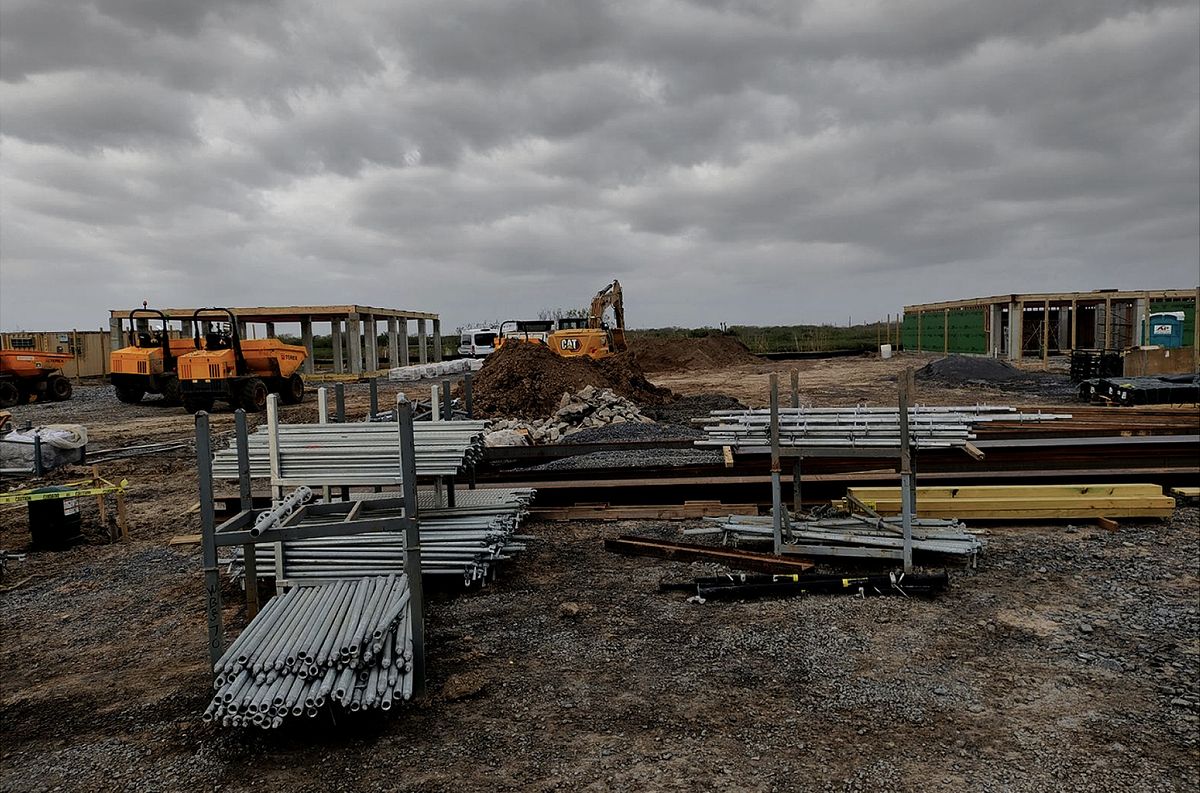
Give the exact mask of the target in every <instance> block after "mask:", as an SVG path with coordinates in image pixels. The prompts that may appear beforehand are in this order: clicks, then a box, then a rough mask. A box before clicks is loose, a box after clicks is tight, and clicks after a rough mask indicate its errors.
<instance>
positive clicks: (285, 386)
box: [279, 374, 304, 405]
mask: <svg viewBox="0 0 1200 793" xmlns="http://www.w3.org/2000/svg"><path fill="white" fill-rule="evenodd" d="M281 386H282V387H281V388H280V389H279V398H280V399H281V400H282V401H283V404H285V405H299V404H300V402H301V401H302V400H303V399H304V378H303V377H301V376H300V375H298V374H293V375H292V376H291V377H289V378H287V379H286V380H284V381H283V382H282V383H281Z"/></svg>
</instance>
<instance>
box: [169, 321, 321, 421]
mask: <svg viewBox="0 0 1200 793" xmlns="http://www.w3.org/2000/svg"><path fill="white" fill-rule="evenodd" d="M213 313H220V314H223V315H224V316H225V318H227V320H228V322H227V324H226V325H225V327H221V326H220V323H216V324H214V323H212V320H211V315H212V314H213ZM202 314H208V315H209V317H210V319H209V320H204V319H203V318H202V316H201V315H202ZM205 321H207V322H208V323H209V324H211V325H212V328H210V329H209V330H208V331H207V332H205V333H203V337H202V334H201V330H200V329H201V326H202V322H205ZM192 327H194V328H195V329H196V331H195V332H196V336H195V340H194V342H193V344H192V346H193V348H194V349H193V351H192V352H189V353H186V354H184V355H181V356H179V359H178V362H177V365H178V371H179V390H180V392H181V394H182V397H183V406H184V408H186V409H187V411H188V412H189V413H195V412H197V411H199V410H212V407H213V404H214V403H215V402H216V401H217V400H218V399H219V400H223V401H225V402H228V403H229V404H230V405H231V406H233V407H234V408H239V407H240V408H242V409H244V410H246V411H247V412H254V413H256V412H258V411H261V410H263V409H265V408H266V406H267V394H269V393H275V394H279V396H280V398H281V399H282V400H283V402H284V404H289V405H294V404H297V403H299V402H300V400H301V399H303V398H304V380H303V378H301V377H300V367H301V366H302V365H303V364H304V359H305V358H306V357H307V356H308V351H307V350H305V349H304V348H303V347H300V346H298V345H295V344H284V343H283V342H281V341H279V340H278V339H252V340H246V341H243V340H242V339H241V338H240V337H239V334H238V323H237V317H236V316H234V314H233V312H232V311H230V310H229V309H227V308H201V309H197V310H196V312H195V313H194V314H193V315H192Z"/></svg>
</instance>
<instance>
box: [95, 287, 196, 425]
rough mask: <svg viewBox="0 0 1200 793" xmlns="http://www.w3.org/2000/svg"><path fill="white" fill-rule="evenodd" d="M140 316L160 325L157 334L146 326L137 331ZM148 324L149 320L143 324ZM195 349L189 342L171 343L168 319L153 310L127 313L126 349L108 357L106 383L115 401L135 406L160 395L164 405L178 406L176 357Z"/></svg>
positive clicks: (144, 309) (145, 309)
mask: <svg viewBox="0 0 1200 793" xmlns="http://www.w3.org/2000/svg"><path fill="white" fill-rule="evenodd" d="M139 314H149V315H151V317H157V318H158V319H159V320H160V321H161V322H162V328H161V329H159V330H153V329H151V328H150V327H149V326H148V324H146V326H145V327H143V328H138V320H139V317H138V315H139ZM142 321H143V323H148V319H146V320H142ZM195 349H196V342H195V341H194V340H192V339H190V338H186V339H172V338H171V334H170V330H169V328H168V327H167V315H166V314H164V313H163V312H161V311H156V310H155V309H152V308H135V309H134V310H133V311H130V312H129V346H127V347H122V348H121V349H119V350H114V351H113V353H112V354H111V355H110V356H109V370H110V372H111V374H109V376H108V379H109V382H111V383H112V384H113V388H114V389H115V390H116V392H117V399H119V400H121V401H122V402H126V403H128V404H131V405H134V404H137V403H138V402H141V401H142V397H144V396H145V395H146V394H162V396H163V399H164V400H165V401H166V402H167V404H171V405H178V404H179V403H180V400H181V399H182V394H181V393H180V390H179V373H178V371H177V368H178V367H177V361H178V360H179V356H181V355H183V354H185V353H189V352H192V351H193V350H195Z"/></svg>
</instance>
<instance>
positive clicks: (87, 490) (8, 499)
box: [0, 479, 129, 504]
mask: <svg viewBox="0 0 1200 793" xmlns="http://www.w3.org/2000/svg"><path fill="white" fill-rule="evenodd" d="M84 484H89V485H90V484H92V480H90V479H89V480H86V481H84V482H79V483H75V484H66V485H47V487H63V488H72V489H71V490H55V491H51V492H48V493H38V492H36V491H37V490H43V489H44V488H32V489H30V490H15V491H13V492H11V493H5V494H4V495H0V504H24V503H26V502H29V501H53V500H54V499H56V498H78V497H80V496H102V495H105V494H106V493H124V492H125V488H126V487H127V486H128V485H129V480H128V479H122V480H121V481H120V482H119V483H118V484H115V485H114V484H112V483H109V484H106V485H101V486H100V487H79V486H78V485H84Z"/></svg>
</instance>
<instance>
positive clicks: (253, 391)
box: [237, 377, 267, 413]
mask: <svg viewBox="0 0 1200 793" xmlns="http://www.w3.org/2000/svg"><path fill="white" fill-rule="evenodd" d="M237 402H238V404H239V405H240V406H241V408H242V410H244V411H246V412H247V413H261V412H263V411H264V410H266V409H267V384H266V383H264V382H263V381H262V380H261V379H259V378H257V377H251V378H250V379H249V380H247V381H246V382H244V383H242V387H241V389H240V390H239V393H238V399H237Z"/></svg>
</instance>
